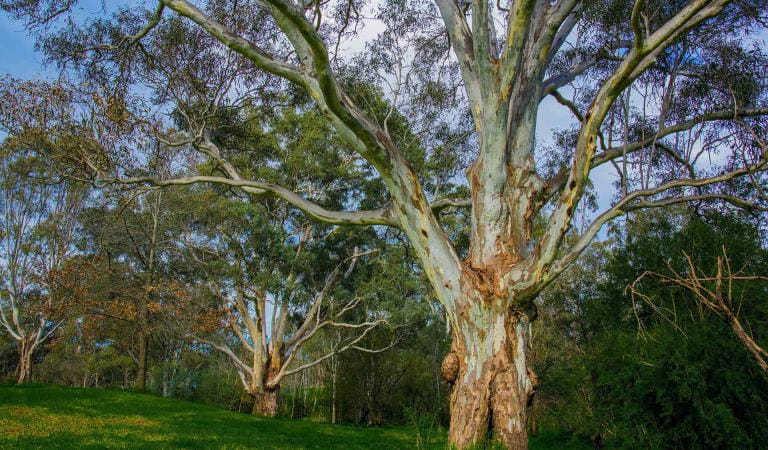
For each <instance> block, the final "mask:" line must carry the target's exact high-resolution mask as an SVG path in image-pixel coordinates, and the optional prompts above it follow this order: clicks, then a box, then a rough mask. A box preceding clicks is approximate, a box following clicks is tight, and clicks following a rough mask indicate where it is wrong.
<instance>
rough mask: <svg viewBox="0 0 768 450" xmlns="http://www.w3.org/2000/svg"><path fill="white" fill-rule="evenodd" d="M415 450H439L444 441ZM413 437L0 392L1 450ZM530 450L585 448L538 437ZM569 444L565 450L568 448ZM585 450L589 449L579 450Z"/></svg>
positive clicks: (407, 440)
mask: <svg viewBox="0 0 768 450" xmlns="http://www.w3.org/2000/svg"><path fill="white" fill-rule="evenodd" d="M428 437H429V440H428V441H427V442H424V436H422V437H421V440H420V445H418V447H421V448H431V449H445V448H446V433H445V432H444V431H436V432H433V433H430V434H429V436H428ZM417 441H418V439H417V433H416V430H414V429H411V428H408V427H384V428H369V427H353V426H345V425H330V424H319V423H314V422H309V421H302V420H288V419H265V418H259V417H253V416H249V415H245V414H239V413H235V412H231V411H226V410H223V409H219V408H216V407H212V406H207V405H202V404H199V403H193V402H188V401H183V400H176V399H167V398H162V397H157V396H154V395H149V394H137V393H134V392H127V391H116V390H103V389H81V388H70V387H63V386H48V385H23V386H9V385H0V448H2V449H6V448H8V449H16V448H21V449H23V448H46V449H48V448H217V449H223V448H226V449H235V448H259V449H303V448H306V449H309V448H338V449H401V448H402V449H410V448H417ZM530 444H531V448H532V449H545V448H558V449H560V448H574V449H576V448H584V447H583V446H579V445H574V444H575V443H573V442H569V441H568V436H564V435H558V434H542V435H540V436H538V437H534V438H532V439H531V443H530ZM569 444H571V445H569ZM586 448H589V447H586Z"/></svg>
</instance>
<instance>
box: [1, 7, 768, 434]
mask: <svg viewBox="0 0 768 450" xmlns="http://www.w3.org/2000/svg"><path fill="white" fill-rule="evenodd" d="M77 3H78V2H77V1H76V0H3V1H2V2H0V5H2V6H3V8H4V9H5V10H7V11H9V12H11V13H12V14H14V15H15V16H16V17H18V18H22V19H24V20H26V21H27V23H28V24H29V25H30V26H31V27H32V29H34V30H38V31H40V32H41V33H42V35H43V40H42V41H41V42H42V44H43V45H42V47H43V49H44V50H46V51H47V52H48V54H49V56H51V57H53V58H54V59H55V60H57V61H58V62H60V63H63V62H74V63H75V64H76V67H78V68H80V69H82V70H81V71H80V72H78V73H80V74H81V75H86V76H87V77H88V78H89V80H91V81H93V80H98V82H104V83H106V84H107V85H109V86H114V89H115V90H116V91H117V90H119V89H125V90H126V91H127V90H129V89H131V88H132V87H133V86H143V89H144V90H142V89H133V92H134V93H136V94H138V95H142V93H143V94H146V92H147V91H151V92H152V99H153V100H155V101H157V102H158V103H163V102H166V103H171V104H174V107H176V108H177V110H176V111H177V112H178V114H177V115H176V116H174V117H175V118H176V119H179V116H183V119H182V120H181V122H185V121H186V122H185V124H184V126H181V127H179V129H178V130H177V131H178V132H174V133H162V134H164V137H162V139H163V142H164V143H165V144H166V145H168V146H169V147H170V148H192V149H194V150H197V151H198V152H199V153H200V154H202V155H205V156H206V157H207V158H209V159H210V160H211V161H213V162H214V163H215V164H216V166H217V167H218V168H219V174H202V175H192V176H188V177H183V178H174V179H167V178H158V177H154V176H134V175H135V174H133V173H126V172H117V173H114V172H113V173H111V174H110V175H107V174H106V173H103V172H102V173H98V174H97V175H98V177H99V178H101V181H102V182H104V181H108V182H113V183H117V182H122V183H148V184H154V185H159V186H170V185H184V184H191V183H201V182H207V183H219V184H223V185H228V186H230V187H233V188H240V189H243V190H245V191H246V192H249V193H251V194H253V195H256V196H259V195H264V196H273V197H276V198H279V199H282V200H283V201H285V202H287V203H289V204H291V205H293V206H294V207H296V208H298V209H300V210H303V211H304V212H305V213H306V214H308V215H310V216H312V217H314V218H315V219H317V220H320V221H324V222H327V223H331V224H336V225H356V226H369V225H377V226H384V227H392V228H397V229H399V230H401V231H402V233H404V234H405V235H406V236H407V238H408V240H409V241H410V244H411V245H412V247H413V251H414V253H415V255H416V257H417V258H418V259H419V260H420V261H421V265H422V267H423V269H424V272H425V274H426V275H427V277H428V279H429V280H430V283H431V284H432V287H433V289H434V292H435V295H436V296H437V298H438V299H439V300H440V302H441V303H442V305H443V307H444V309H445V313H446V315H447V317H448V320H449V321H450V323H451V329H452V333H453V346H452V352H451V353H450V354H449V355H448V357H447V358H446V360H445V363H444V372H445V375H446V376H447V378H449V379H450V380H451V381H452V382H453V383H454V385H453V392H452V395H451V427H450V440H451V442H452V443H453V444H455V445H457V446H458V447H461V448H464V447H467V446H470V445H472V444H474V443H477V442H479V441H481V440H483V439H485V437H486V436H487V434H488V431H489V428H490V430H491V431H492V432H493V435H494V436H495V437H496V438H498V439H500V440H501V441H503V442H504V443H505V445H506V446H508V447H510V448H525V447H526V445H527V434H526V419H527V409H528V407H529V405H530V402H531V401H532V395H533V392H534V390H535V386H534V384H535V382H534V380H535V376H534V375H533V374H532V372H530V370H529V368H528V363H527V360H526V354H527V351H528V344H529V343H528V339H529V324H530V321H531V320H533V319H534V318H535V303H534V300H535V299H536V297H537V294H538V293H539V292H540V291H541V290H542V289H543V288H544V287H545V286H547V284H548V283H550V282H551V281H552V280H553V279H554V278H555V277H557V276H558V275H559V274H560V273H562V271H563V270H564V269H565V268H566V267H567V266H568V265H569V264H570V263H572V262H573V261H574V260H575V259H576V258H577V257H578V256H579V254H580V253H581V252H582V251H583V250H584V249H585V248H586V247H587V246H588V244H589V243H590V241H592V240H593V239H594V238H595V236H596V235H597V234H598V232H599V230H600V229H601V227H602V226H603V225H604V224H606V223H607V222H609V221H611V220H612V219H615V218H617V217H620V216H622V215H625V214H627V213H628V212H630V211H633V210H637V209H639V208H651V207H660V206H664V205H669V204H673V203H680V202H688V201H704V200H712V201H719V202H724V203H726V204H729V205H735V206H739V207H745V206H746V207H750V206H754V204H753V203H752V202H755V201H756V202H764V201H765V198H764V197H763V198H760V197H757V199H755V197H753V196H751V195H750V194H749V193H750V192H751V191H752V190H750V189H749V185H748V183H746V182H747V181H749V182H752V185H753V186H755V187H756V188H757V189H755V190H756V191H757V192H758V193H760V192H764V191H762V189H764V188H763V187H762V186H764V178H761V173H762V171H764V170H765V169H766V167H767V166H766V163H767V160H768V154H767V152H766V147H765V145H764V144H763V143H762V141H761V140H760V135H761V133H762V130H764V122H763V121H762V118H761V116H762V115H763V114H766V113H768V109H767V108H766V107H765V79H764V78H762V77H763V74H764V73H765V68H766V65H765V62H766V58H765V54H764V53H765V51H764V50H765V49H764V47H765V45H764V43H763V41H762V40H761V39H760V36H759V34H758V33H759V31H760V30H761V27H763V26H764V25H765V23H766V18H765V14H766V3H765V2H764V1H762V0H743V1H739V2H735V1H728V0H690V1H656V0H635V1H631V0H583V1H580V0H558V1H536V0H514V1H501V2H495V3H493V4H492V3H491V2H488V1H487V0H473V1H454V0H435V1H434V4H433V3H431V2H427V1H418V0H414V1H390V0H383V1H381V2H378V3H376V4H374V5H366V4H364V3H363V2H361V1H355V0H339V1H333V0H328V1H322V0H309V1H307V2H304V3H301V2H299V3H297V2H295V1H294V0H260V1H248V0H239V1H238V0H232V1H228V0H210V1H188V0H159V1H154V2H145V3H146V4H147V6H148V7H149V10H148V11H146V12H137V11H138V9H137V7H136V6H135V5H127V4H126V5H124V9H121V10H119V11H117V13H115V15H114V16H113V17H112V19H107V18H99V19H97V20H94V21H90V22H89V23H88V24H86V25H83V26H77V25H74V24H76V23H77V22H78V20H79V19H81V18H82V15H81V14H79V13H77V12H76V11H75V10H74V7H75V5H76V4H77ZM115 3H119V2H115ZM126 3H127V2H126ZM110 7H114V5H112V6H110ZM62 17H69V19H71V20H69V21H67V22H66V25H65V26H64V27H63V28H59V29H56V27H55V25H54V24H55V21H56V20H57V19H59V18H62ZM179 17H182V18H185V19H188V21H187V22H184V21H180V20H179V19H178V18H179ZM370 17H373V18H374V20H375V26H374V27H373V28H376V29H383V30H384V31H381V32H380V33H378V34H377V35H376V36H375V37H372V38H371V39H369V42H368V43H367V44H366V46H365V49H364V50H362V51H358V52H357V53H355V48H356V47H357V48H359V47H360V45H356V44H355V42H354V40H355V39H362V36H363V35H362V34H361V33H360V30H361V29H364V28H362V27H363V26H364V25H365V22H366V21H367V19H369V18H370ZM81 22H82V20H81ZM369 22H370V21H369ZM190 23H192V24H195V25H196V26H197V27H198V28H196V29H195V31H194V33H196V34H195V35H194V39H195V46H193V47H194V51H188V50H189V49H190V47H189V46H185V45H186V43H187V41H186V40H185V39H180V38H179V36H180V35H178V34H175V35H174V34H170V33H169V32H168V30H169V29H173V28H174V27H177V28H178V27H186V26H190ZM51 30H53V33H52V34H50V31H51ZM369 37H371V36H370V35H369ZM353 54H354V55H357V56H355V57H353V56H350V55H353ZM137 61H139V63H137ZM161 69H162V70H161ZM189 71H197V72H198V73H201V74H203V75H204V76H203V78H201V79H198V82H196V83H186V84H184V80H185V79H187V78H188V77H187V75H188V73H187V72H189ZM257 73H258V74H261V75H257ZM350 80H361V81H363V82H365V83H368V84H378V85H379V86H380V87H381V89H382V90H383V91H384V92H385V93H386V94H387V98H386V101H383V100H381V99H380V101H379V106H378V107H376V106H375V105H374V107H372V106H371V104H372V103H376V102H375V101H371V97H370V96H367V97H366V96H360V95H358V93H356V92H353V90H354V86H356V84H355V83H351V82H350ZM199 81H203V82H202V83H201V82H199ZM284 83H287V84H288V85H290V86H291V89H295V88H299V90H300V91H303V92H304V93H305V94H306V95H308V96H309V97H311V99H312V101H313V102H314V106H315V107H316V108H317V109H318V110H319V111H320V112H322V114H323V115H324V116H325V118H326V119H327V120H328V121H329V122H330V123H331V124H332V125H333V127H334V130H335V133H336V134H338V135H339V136H340V137H341V138H342V139H343V140H344V141H345V142H346V145H347V146H349V147H350V148H351V149H352V150H353V151H354V152H355V153H356V155H357V157H358V158H360V160H359V164H361V165H367V166H368V167H370V168H372V169H374V170H375V174H376V176H377V177H378V178H379V179H380V181H381V183H382V184H383V185H384V186H385V188H386V196H387V203H386V204H383V205H381V207H379V208H372V209H359V208H358V207H359V206H361V203H360V202H359V201H355V200H354V199H351V200H350V201H348V202H347V207H348V208H350V209H354V210H330V209H328V207H327V206H324V203H323V200H322V197H321V196H317V195H315V193H312V192H311V190H305V191H304V192H298V191H294V190H291V189H288V188H286V187H284V186H281V185H278V184H275V183H272V182H270V181H269V180H264V179H262V178H260V177H259V176H258V174H257V173H241V171H239V170H238V169H237V167H236V166H235V165H234V164H232V162H231V161H230V158H236V157H238V156H239V155H242V154H243V153H242V152H240V153H238V152H234V151H233V150H234V149H233V148H228V147H227V142H228V140H227V127H226V126H220V125H221V124H220V123H219V124H216V123H214V122H213V121H212V120H207V119H206V118H205V114H202V115H197V116H196V115H195V113H197V112H199V111H200V110H205V111H210V110H211V105H213V106H216V108H218V109H219V110H224V109H227V108H229V109H227V110H233V109H234V110H236V109H237V107H240V106H242V105H243V104H245V103H248V102H254V101H255V102H259V101H262V100H261V99H254V96H255V94H256V93H262V94H263V93H265V92H274V91H275V90H280V89H283V88H285V87H286V84H284ZM180 84H181V85H183V86H184V89H181V88H178V89H177V87H178V86H179V85H180ZM350 89H352V90H350ZM561 91H562V92H561ZM200 92H209V93H210V92H214V95H213V97H207V96H206V94H200ZM570 94H573V99H568V98H566V97H567V95H570ZM548 96H552V97H553V98H554V99H555V100H557V101H558V102H559V103H560V104H562V105H563V106H564V107H567V108H568V109H569V110H570V111H571V112H572V114H573V116H574V117H575V121H574V123H573V125H572V126H571V128H570V129H568V130H566V131H567V132H564V133H562V134H561V135H560V136H559V137H560V139H558V144H559V145H558V147H557V151H556V152H554V154H553V153H552V152H549V153H542V152H539V150H542V147H541V146H537V145H536V144H537V138H536V136H537V134H536V132H537V122H538V120H539V117H540V109H541V107H542V104H543V102H544V100H545V99H546V98H547V97H548ZM374 97H375V96H374ZM201 98H205V99H209V100H210V99H211V98H213V100H212V101H207V100H206V101H207V102H206V101H203V100H201ZM425 99H429V100H430V101H429V102H426V101H425ZM193 100H196V101H193ZM179 104H181V105H182V106H184V107H181V108H179V107H178V105H179ZM382 104H383V105H384V113H383V114H380V112H381V108H382V107H381V105H382ZM452 107H453V108H452ZM216 108H214V109H216ZM466 111H468V112H469V115H470V116H471V124H472V126H471V127H470V131H469V132H467V133H466V134H465V135H463V136H464V137H463V138H462V135H461V134H460V133H459V134H455V133H452V132H451V130H455V129H456V127H460V126H461V124H462V122H461V118H462V114H464V113H465V112H466ZM377 112H378V113H377ZM201 117H203V119H201ZM209 118H210V117H209ZM148 122H149V120H148ZM177 123H178V122H177ZM397 123H400V124H401V126H400V127H399V128H397V129H395V128H396V127H394V125H395V124H397ZM402 123H406V124H407V125H408V127H407V128H409V129H411V130H414V131H413V134H412V135H410V136H408V139H404V138H403V136H404V133H402V132H401V131H402V130H403V127H402ZM149 128H151V129H152V130H155V131H156V130H158V129H160V127H149ZM472 128H473V130H472ZM398 130H399V131H398ZM166 131H167V130H166ZM171 134H172V135H173V137H169V136H170V135H171ZM405 134H407V133H405ZM448 135H450V136H452V137H451V138H449V139H446V138H445V137H446V136H448ZM414 140H416V141H419V143H420V144H419V145H420V146H422V147H423V149H424V152H421V153H419V152H414V151H413V147H412V143H413V142H414ZM229 142H231V141H229ZM457 142H461V143H462V144H469V146H468V148H464V150H468V151H466V152H459V153H460V155H458V154H457V155H458V156H457V157H456V158H454V159H452V161H453V162H454V163H455V164H456V165H457V167H461V161H462V158H461V157H460V156H462V155H463V156H469V158H468V159H469V161H468V164H467V165H468V167H467V172H466V174H467V178H466V185H467V187H468V190H469V192H470V195H469V196H467V197H466V198H456V197H446V196H445V193H446V191H445V190H443V189H440V187H439V183H436V182H435V180H433V179H429V178H428V177H427V176H425V173H424V172H423V171H421V170H420V169H419V167H420V165H419V164H420V163H421V161H420V160H419V159H420V158H423V157H424V155H427V156H430V155H441V154H450V152H452V151H455V146H456V145H457V144H456V143H457ZM238 148H239V149H240V150H242V147H238ZM425 152H426V153H425ZM702 155H716V157H710V158H709V161H708V162H706V163H705V162H704V160H705V159H706V158H702V157H701V156H702ZM659 161H665V163H664V164H660V163H659ZM545 162H546V164H545ZM609 163H612V164H613V165H614V166H615V167H616V169H617V172H618V174H619V175H620V177H621V183H620V187H621V189H619V191H620V192H621V195H620V196H618V197H617V198H616V199H615V201H614V203H613V206H611V207H609V208H608V209H607V210H606V211H604V212H602V213H600V214H598V215H596V216H595V217H594V218H593V219H592V222H591V223H590V224H586V225H585V226H583V227H580V230H578V231H575V230H573V231H572V228H574V227H572V224H573V222H574V216H575V215H576V211H577V206H578V205H579V202H580V201H582V200H583V197H584V194H585V190H586V189H587V188H588V186H589V184H590V174H591V173H593V169H595V168H598V167H599V166H602V165H605V164H609ZM90 167H91V169H93V171H95V172H99V171H100V170H101V167H100V166H98V165H94V164H91V166H90ZM547 167H549V168H550V169H551V170H547ZM737 180H745V182H741V183H737ZM455 209H462V210H464V209H468V210H469V211H470V212H469V214H468V217H469V222H470V231H469V245H468V249H467V250H466V252H464V251H463V250H462V247H461V246H459V245H455V242H452V240H451V239H449V237H448V234H447V233H446V231H444V229H443V227H442V226H441V216H442V214H443V212H444V211H446V210H455Z"/></svg>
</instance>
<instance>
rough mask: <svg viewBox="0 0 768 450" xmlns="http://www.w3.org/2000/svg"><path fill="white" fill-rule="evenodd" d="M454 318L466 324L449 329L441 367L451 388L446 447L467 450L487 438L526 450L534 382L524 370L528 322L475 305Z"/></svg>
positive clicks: (525, 319) (533, 378)
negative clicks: (448, 343) (449, 346)
mask: <svg viewBox="0 0 768 450" xmlns="http://www.w3.org/2000/svg"><path fill="white" fill-rule="evenodd" d="M459 317H464V318H465V319H462V321H460V323H459V324H458V329H454V336H453V345H452V350H451V352H450V353H449V354H448V355H447V356H446V358H445V360H444V361H443V367H442V372H443V376H444V378H445V379H446V380H447V381H449V382H451V383H453V391H452V392H451V426H450V431H449V438H450V442H451V443H452V444H453V445H455V446H456V447H458V448H467V447H471V446H473V445H480V444H482V443H483V442H484V441H486V440H487V439H488V438H489V437H490V439H492V440H496V441H500V442H501V443H503V444H504V446H505V447H507V448H511V449H526V448H528V435H527V430H526V426H527V412H528V406H529V404H530V402H531V400H532V398H533V392H534V382H535V377H534V376H533V374H532V372H530V371H529V369H528V368H527V364H526V356H527V348H528V342H527V341H528V332H529V331H528V330H529V323H528V319H527V317H525V316H524V315H521V314H519V313H516V312H513V311H498V310H496V311H494V310H492V309H491V308H485V307H477V306H476V305H475V306H474V307H472V308H471V311H468V314H467V315H466V316H461V315H460V316H459ZM470 320H471V321H470Z"/></svg>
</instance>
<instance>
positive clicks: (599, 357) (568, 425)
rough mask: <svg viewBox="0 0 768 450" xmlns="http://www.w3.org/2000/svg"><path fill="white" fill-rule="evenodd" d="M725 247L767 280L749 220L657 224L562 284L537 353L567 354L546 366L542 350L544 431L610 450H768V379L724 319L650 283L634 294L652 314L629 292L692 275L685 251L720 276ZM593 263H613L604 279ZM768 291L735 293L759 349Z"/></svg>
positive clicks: (765, 256) (642, 224) (648, 221)
mask: <svg viewBox="0 0 768 450" xmlns="http://www.w3.org/2000/svg"><path fill="white" fill-rule="evenodd" d="M723 248H725V249H726V252H727V254H728V256H729V259H730V261H731V264H732V266H733V267H734V268H735V269H736V270H743V271H744V273H753V274H754V273H759V274H765V273H768V252H766V250H764V249H763V248H762V242H761V241H760V236H759V234H758V232H757V229H756V228H755V227H754V226H753V225H752V224H750V223H748V222H745V221H742V220H738V219H736V218H734V217H727V216H722V215H718V214H711V215H707V216H704V217H692V218H688V217H685V216H683V217H677V216H673V215H667V216H650V217H642V218H637V219H636V220H635V221H634V222H633V223H632V224H630V227H629V228H628V232H627V233H626V235H625V236H621V237H619V239H618V242H617V244H616V245H615V246H614V248H613V249H612V250H611V251H605V252H603V253H602V254H601V255H596V254H595V253H593V254H591V255H588V257H587V260H586V261H582V262H581V265H580V266H579V267H578V268H576V269H574V271H572V273H571V274H570V276H567V277H565V278H564V279H563V281H562V282H561V283H560V284H559V285H556V286H554V287H553V288H552V290H551V291H550V292H549V293H548V295H547V296H545V297H544V301H545V304H544V308H542V312H543V314H542V315H543V322H544V326H545V327H547V329H546V330H544V331H543V332H542V334H543V335H544V336H545V338H546V339H545V340H544V341H545V342H542V343H538V344H537V346H541V345H551V346H552V345H554V346H559V347H560V350H559V351H555V352H554V353H555V354H554V355H552V354H551V352H550V353H549V354H548V358H549V359H547V358H545V357H541V354H542V352H543V350H542V349H541V348H539V349H538V350H537V355H538V356H539V357H538V359H537V363H538V365H539V368H540V370H541V373H540V375H541V378H542V387H541V394H542V397H543V402H544V403H545V405H546V407H545V408H540V409H537V413H536V416H535V417H536V419H537V420H538V422H539V424H540V425H541V426H542V427H545V428H559V429H568V430H571V431H573V432H575V433H576V434H578V435H583V436H585V437H588V438H590V439H592V440H593V441H594V442H595V443H596V444H597V445H601V444H605V445H608V446H610V447H622V448H760V447H762V446H764V442H766V440H768V377H766V376H765V375H764V374H763V372H762V371H761V370H760V368H759V367H758V366H757V364H756V363H755V361H754V360H753V359H752V356H751V354H750V353H749V352H748V351H747V349H746V348H745V347H744V346H743V345H742V344H741V342H740V341H739V340H738V339H737V338H736V337H735V335H734V334H733V332H732V331H731V328H730V327H729V326H728V324H727V323H726V322H725V321H724V320H723V318H721V317H719V316H718V315H716V314H713V313H712V312H710V311H708V310H706V309H705V308H702V307H700V305H699V304H698V303H697V302H696V300H695V298H693V295H692V294H691V293H690V292H688V291H685V290H683V289H681V288H675V287H671V286H668V285H664V284H663V283H660V282H659V280H658V279H655V278H653V277H650V278H648V279H645V280H644V281H643V282H642V283H641V284H640V285H639V286H638V289H640V290H641V291H642V292H643V293H644V294H645V295H648V297H649V299H650V300H651V301H652V302H653V307H651V305H650V304H649V303H648V302H645V301H643V300H642V299H638V298H635V299H633V298H632V296H631V295H630V294H629V293H628V292H627V286H628V285H629V284H631V283H632V282H633V281H634V280H635V279H637V277H639V276H640V275H641V274H642V273H644V272H645V271H654V272H659V273H669V272H670V268H671V269H674V270H675V271H677V272H678V273H682V274H684V273H685V259H684V256H683V252H685V254H687V255H689V256H690V257H691V258H692V260H693V261H694V263H695V264H696V266H697V267H699V268H701V270H703V271H704V273H709V274H712V273H714V269H715V267H716V260H717V257H718V256H721V255H722V254H723V253H722V252H723ZM599 252H600V251H598V252H597V253H599ZM590 258H591V259H590ZM595 260H605V262H606V264H605V265H604V267H603V270H601V271H600V273H599V274H598V276H595V275H596V274H595V272H594V271H591V270H588V269H589V267H588V266H589V265H590V264H594V261H595ZM767 284H768V283H759V282H741V283H737V284H735V285H734V287H733V298H734V310H737V311H738V313H739V316H740V319H741V320H742V322H743V323H745V324H749V326H750V328H749V329H751V330H752V331H753V334H754V338H755V339H756V340H757V341H758V342H763V343H766V342H767V341H768V340H767V339H766V334H765V333H766V325H767V324H768V323H767V322H766V320H768V295H766V294H767V293H768V288H767V286H766V285H767ZM564 297H568V298H567V299H565V298H564ZM563 305H564V306H563ZM566 350H569V351H566Z"/></svg>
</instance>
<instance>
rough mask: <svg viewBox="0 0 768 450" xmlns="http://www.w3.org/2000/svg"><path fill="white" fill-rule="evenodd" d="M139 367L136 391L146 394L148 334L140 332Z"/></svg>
mask: <svg viewBox="0 0 768 450" xmlns="http://www.w3.org/2000/svg"><path fill="white" fill-rule="evenodd" d="M138 360H139V361H138V365H139V367H138V368H137V370H136V390H137V391H139V392H144V391H145V390H146V389H147V334H146V332H145V331H144V330H143V329H142V330H141V331H139V358H138Z"/></svg>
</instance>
